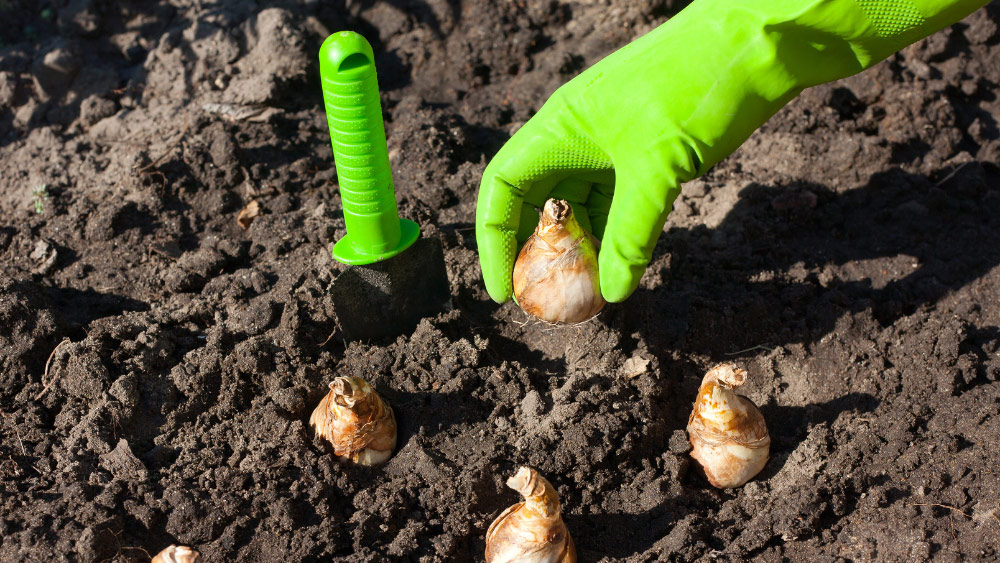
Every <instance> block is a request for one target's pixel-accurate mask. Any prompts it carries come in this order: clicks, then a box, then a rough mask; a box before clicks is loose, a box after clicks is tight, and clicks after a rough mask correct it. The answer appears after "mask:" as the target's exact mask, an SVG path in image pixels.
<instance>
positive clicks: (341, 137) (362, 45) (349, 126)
mask: <svg viewBox="0 0 1000 563" xmlns="http://www.w3.org/2000/svg"><path fill="white" fill-rule="evenodd" d="M319 61H320V66H319V68H320V76H321V78H322V85H323V101H324V104H325V106H326V118H327V123H328V125H329V127H330V140H331V141H332V145H333V158H334V160H335V161H336V166H337V177H338V180H339V183H340V198H341V200H342V202H343V206H344V223H345V225H346V227H347V235H346V236H345V237H344V238H342V239H341V240H340V241H338V242H337V244H336V245H335V246H334V248H333V256H334V258H336V259H337V260H340V261H341V262H345V263H348V264H370V263H372V262H377V261H379V260H384V259H386V258H389V257H390V256H394V255H395V254H398V253H399V252H401V251H402V250H405V249H406V247H408V246H409V245H410V244H412V243H413V241H414V240H416V238H417V236H419V228H418V227H417V226H416V224H415V223H413V222H412V221H407V220H405V219H404V220H402V221H401V220H400V219H399V213H398V211H397V209H396V192H395V189H394V188H393V184H392V172H391V170H390V168H389V153H388V150H387V148H386V142H385V124H384V123H383V121H382V105H381V103H380V102H379V90H378V79H377V78H376V73H375V57H374V54H373V52H372V47H371V45H370V44H369V43H368V41H366V40H365V38H364V37H362V36H360V35H358V34H357V33H354V32H352V31H342V32H339V33H334V34H333V35H331V36H330V37H327V39H326V41H324V42H323V46H322V47H321V48H320V51H319ZM414 230H415V231H414Z"/></svg>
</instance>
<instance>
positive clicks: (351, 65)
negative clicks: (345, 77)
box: [337, 53, 371, 72]
mask: <svg viewBox="0 0 1000 563" xmlns="http://www.w3.org/2000/svg"><path fill="white" fill-rule="evenodd" d="M370 64H371V61H369V60H368V57H366V56H365V54H364V53H352V54H350V55H348V56H347V57H345V58H344V60H343V61H341V62H340V66H338V67H337V72H346V71H348V70H354V69H356V68H361V67H363V66H366V65H370Z"/></svg>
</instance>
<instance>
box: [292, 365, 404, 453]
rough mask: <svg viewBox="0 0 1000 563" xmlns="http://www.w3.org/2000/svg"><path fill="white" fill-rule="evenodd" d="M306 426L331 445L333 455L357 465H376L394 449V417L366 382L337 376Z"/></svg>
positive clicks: (355, 378) (389, 408)
mask: <svg viewBox="0 0 1000 563" xmlns="http://www.w3.org/2000/svg"><path fill="white" fill-rule="evenodd" d="M309 424H311V425H312V427H313V428H315V429H316V434H318V435H319V436H320V437H322V438H324V439H326V440H327V441H328V442H330V443H331V444H333V453H335V454H336V455H338V456H340V457H342V458H345V459H348V460H350V461H352V462H354V463H357V464H360V465H378V464H380V463H383V462H385V461H386V460H388V459H389V457H391V456H392V450H393V449H394V448H395V447H396V418H395V416H394V415H393V413H392V407H390V406H389V405H388V404H387V403H386V402H385V401H384V400H383V399H382V397H380V396H379V394H378V393H376V392H375V390H374V389H372V386H371V385H369V384H368V382H367V381H365V380H363V379H361V378H358V377H338V378H336V379H334V380H333V383H331V384H330V392H329V393H327V395H326V396H325V397H323V400H322V401H320V402H319V405H318V406H317V407H316V410H314V411H313V413H312V416H310V417H309Z"/></svg>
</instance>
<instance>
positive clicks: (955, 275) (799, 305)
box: [619, 162, 1000, 359]
mask: <svg viewBox="0 0 1000 563" xmlns="http://www.w3.org/2000/svg"><path fill="white" fill-rule="evenodd" d="M932 177H934V178H940V179H937V180H936V181H935V180H932V179H929V178H927V177H925V176H921V175H914V174H909V173H906V172H904V171H902V170H899V169H895V170H892V171H889V172H885V173H879V174H875V175H874V176H872V177H871V180H870V181H869V183H868V184H867V185H866V186H864V187H862V188H859V189H856V190H852V191H849V192H844V193H837V192H835V191H833V190H831V189H829V188H827V187H824V186H819V185H805V184H797V185H793V186H787V187H778V186H762V185H759V184H750V185H748V186H747V187H746V188H744V189H743V190H742V191H741V192H740V200H739V202H738V203H737V204H736V205H735V207H734V208H733V209H732V210H731V211H730V212H729V214H728V215H727V216H726V218H725V220H723V222H722V223H721V224H720V225H719V226H718V227H717V228H715V229H710V228H708V227H706V226H699V227H696V228H694V229H690V230H683V229H671V230H670V231H669V232H667V233H666V235H665V236H663V237H662V238H661V241H660V243H659V245H658V247H657V251H656V254H665V253H669V254H670V255H671V260H670V263H669V264H668V266H667V267H666V268H664V270H663V271H661V272H660V276H661V278H662V279H663V285H664V286H665V287H660V288H657V289H655V290H643V289H640V290H639V291H637V292H636V294H635V295H634V296H633V297H632V298H630V299H629V300H628V301H626V302H625V303H624V304H623V305H620V306H619V307H621V308H622V309H623V311H622V314H621V315H620V316H619V318H620V319H621V323H622V325H623V326H622V331H623V332H625V333H631V332H634V331H641V332H642V333H643V334H645V335H647V337H648V338H649V340H650V343H651V344H653V345H655V348H654V350H663V351H666V350H670V349H676V348H678V347H681V346H686V347H687V348H689V349H691V350H692V351H697V352H701V353H706V354H709V355H711V356H717V357H719V358H720V359H723V358H725V357H731V356H732V355H733V353H734V352H735V351H739V350H744V349H748V348H752V347H754V346H758V345H767V346H772V347H773V346H780V345H783V344H788V343H809V342H816V341H818V340H819V339H821V338H822V337H823V336H825V335H826V334H829V333H830V332H831V331H832V330H833V329H834V327H835V325H836V323H837V321H838V319H840V318H841V317H843V316H845V315H848V314H851V313H857V312H861V311H865V310H870V311H871V312H872V314H873V316H874V317H875V318H876V319H877V320H878V321H879V322H880V323H881V324H882V325H883V326H889V325H891V324H892V323H894V322H895V321H896V320H897V319H899V318H901V317H903V316H906V315H910V314H912V313H913V312H914V311H916V310H917V309H918V308H920V307H922V306H928V305H933V304H935V303H936V302H937V301H939V300H940V299H942V298H943V297H945V296H946V295H947V294H949V293H951V292H953V291H955V290H957V289H959V288H961V287H963V286H965V285H966V284H968V283H970V282H972V281H973V280H975V279H977V278H979V277H981V276H983V275H984V274H986V273H987V272H989V271H990V270H991V269H992V268H994V267H995V266H997V265H998V264H1000V171H998V169H997V168H996V166H995V165H992V164H989V163H981V162H970V163H967V164H965V165H961V166H960V167H959V168H957V169H955V168H953V169H945V170H940V171H938V172H937V173H936V174H934V175H932ZM799 196H801V197H799ZM790 198H791V199H790ZM789 199H790V200H791V201H792V203H793V208H791V209H787V208H785V207H784V202H788V201H789ZM797 201H801V202H805V204H802V205H800V206H797V207H795V206H794V203H795V202H797ZM810 202H811V203H812V205H810V204H809V203H810ZM661 262H662V261H661ZM664 293H666V294H668V295H669V297H666V298H664V295H663V294H664Z"/></svg>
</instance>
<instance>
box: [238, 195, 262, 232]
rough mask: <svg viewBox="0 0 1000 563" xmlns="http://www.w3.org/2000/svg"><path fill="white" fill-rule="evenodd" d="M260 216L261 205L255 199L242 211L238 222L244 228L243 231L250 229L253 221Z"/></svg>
mask: <svg viewBox="0 0 1000 563" xmlns="http://www.w3.org/2000/svg"><path fill="white" fill-rule="evenodd" d="M259 215H260V203H259V202H258V201H257V200H256V199H255V200H253V201H251V202H250V203H248V204H247V206H246V207H244V208H243V209H241V210H240V214H239V215H237V216H236V222H237V223H239V224H240V226H241V227H243V230H244V231H245V230H247V229H249V228H250V224H251V223H253V220H254V219H256V218H257V217H258V216H259Z"/></svg>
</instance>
